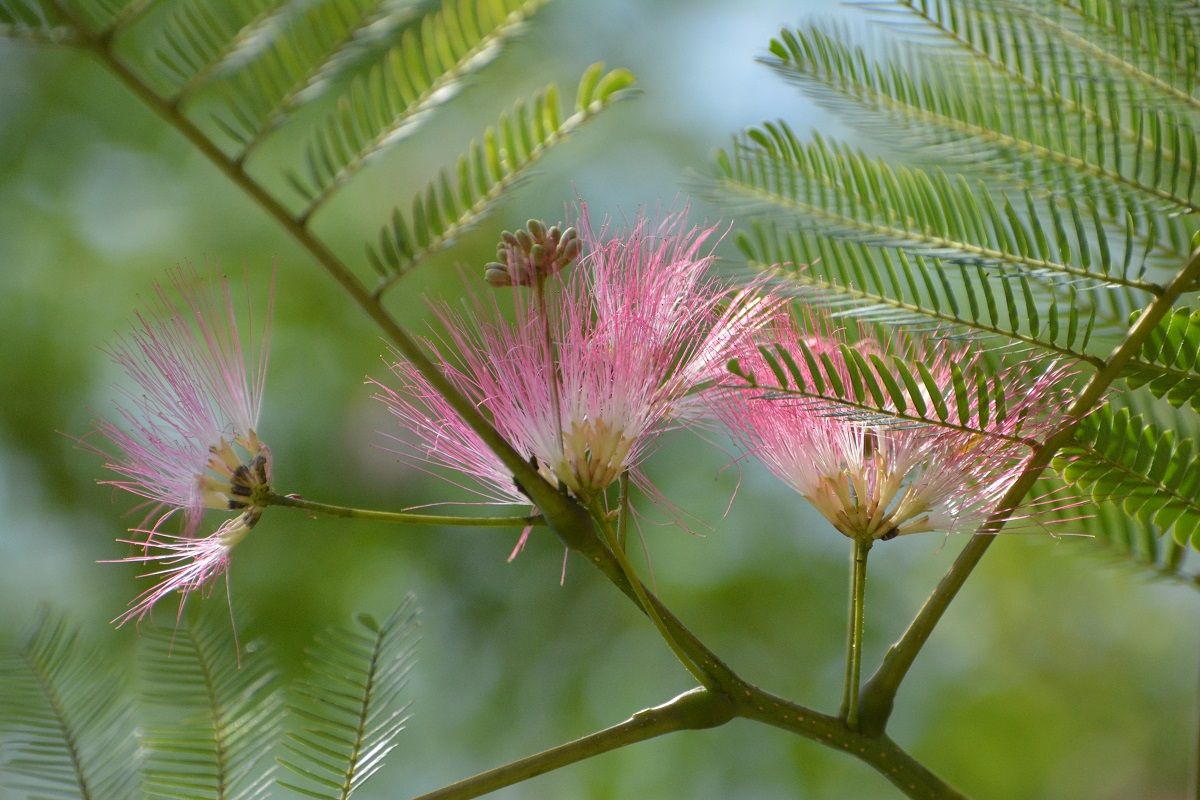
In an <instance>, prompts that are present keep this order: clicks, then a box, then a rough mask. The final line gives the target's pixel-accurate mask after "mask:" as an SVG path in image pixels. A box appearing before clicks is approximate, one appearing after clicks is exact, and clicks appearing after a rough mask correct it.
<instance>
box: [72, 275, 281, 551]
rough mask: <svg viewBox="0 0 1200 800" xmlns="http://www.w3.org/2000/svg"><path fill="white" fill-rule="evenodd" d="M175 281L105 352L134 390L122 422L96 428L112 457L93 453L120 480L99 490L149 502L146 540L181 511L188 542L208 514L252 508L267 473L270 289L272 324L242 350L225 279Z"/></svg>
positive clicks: (158, 290) (121, 408) (122, 406)
mask: <svg viewBox="0 0 1200 800" xmlns="http://www.w3.org/2000/svg"><path fill="white" fill-rule="evenodd" d="M170 284H171V288H172V289H173V290H174V296H173V295H172V293H170V292H168V291H167V290H166V289H165V288H164V287H162V286H156V287H155V300H156V304H155V307H154V308H153V310H151V311H149V312H147V313H140V314H138V315H137V316H136V318H135V320H136V322H135V326H134V330H133V331H132V332H131V333H129V334H127V335H126V336H125V337H124V338H122V339H121V340H120V341H119V342H118V344H116V345H115V346H113V347H112V348H110V349H109V354H110V356H111V357H112V358H113V360H114V361H115V362H116V363H117V364H118V365H119V366H120V367H121V368H122V370H123V371H124V372H125V374H126V376H127V377H128V378H129V379H130V380H131V382H132V384H133V385H132V386H131V387H129V388H125V389H122V390H121V398H120V400H118V402H117V404H116V405H117V415H116V416H117V421H116V422H114V421H111V420H107V419H101V420H98V421H97V422H96V430H97V431H98V432H99V433H100V435H101V436H103V437H104V438H106V439H108V440H109V442H111V444H112V445H113V446H114V448H115V452H109V451H107V450H104V449H101V448H97V447H93V449H95V450H96V451H97V452H99V453H100V454H101V455H103V456H104V457H105V459H106V461H105V467H107V468H108V469H109V470H111V471H112V472H114V473H116V475H117V477H116V478H112V479H108V480H104V481H102V483H106V484H108V485H110V486H115V487H117V488H119V489H123V490H125V491H127V492H130V493H131V494H134V495H137V496H139V497H141V498H144V499H145V501H146V505H148V506H149V511H148V513H147V516H146V520H145V522H144V523H143V526H147V525H148V530H146V531H144V532H145V533H146V534H147V535H148V536H149V537H150V538H153V536H154V535H155V534H156V533H157V532H158V531H159V528H160V527H161V526H162V524H163V523H164V522H166V521H167V520H168V519H169V518H171V517H172V516H174V515H176V514H178V513H182V515H183V518H184V522H183V535H184V536H192V535H194V534H195V532H196V531H197V529H198V528H199V526H200V522H201V518H202V516H203V514H204V510H205V509H206V508H217V509H225V510H230V509H233V510H240V509H244V508H247V507H249V506H252V505H253V504H254V496H255V493H256V492H260V491H265V490H266V489H267V486H268V484H269V481H270V474H271V455H270V451H269V450H268V449H267V447H266V445H264V444H263V443H262V441H261V440H260V439H259V438H258V434H257V432H256V427H257V424H258V416H259V411H260V408H261V403H262V394H263V385H264V381H265V378H266V367H267V350H268V347H267V346H268V341H269V335H270V322H269V320H270V316H271V310H272V309H271V306H272V305H273V294H274V293H273V290H272V292H271V295H272V300H270V301H268V308H267V315H266V316H267V321H266V322H265V323H264V324H263V326H262V329H261V331H260V332H259V334H258V336H257V337H256V338H255V337H252V338H251V340H249V341H248V342H246V346H245V347H244V346H243V339H242V336H241V334H240V333H239V330H238V325H237V316H236V314H235V311H234V303H233V298H232V295H231V293H230V290H229V285H228V282H227V281H225V280H223V279H222V280H220V281H219V282H218V281H215V280H210V281H204V280H202V279H201V278H200V276H199V275H198V274H196V273H195V272H194V271H193V270H191V269H186V270H185V269H178V270H174V271H172V272H171V273H170ZM247 357H248V358H247Z"/></svg>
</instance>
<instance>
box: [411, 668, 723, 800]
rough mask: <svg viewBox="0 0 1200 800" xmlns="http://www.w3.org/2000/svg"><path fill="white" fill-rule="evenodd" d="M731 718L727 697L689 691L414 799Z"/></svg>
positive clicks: (499, 782)
mask: <svg viewBox="0 0 1200 800" xmlns="http://www.w3.org/2000/svg"><path fill="white" fill-rule="evenodd" d="M732 718H733V705H732V704H731V703H730V702H729V699H728V698H727V697H725V696H724V695H722V694H719V693H713V692H710V691H708V690H706V689H702V688H696V689H692V690H691V691H688V692H684V693H683V694H681V695H679V696H678V697H676V698H675V699H674V700H671V701H670V702H667V703H663V704H662V705H661V706H655V707H654V708H647V709H645V710H644V711H639V712H637V713H636V714H634V715H633V716H632V717H630V718H629V719H627V720H625V721H624V722H622V723H620V724H618V725H613V726H612V727H611V728H605V729H604V730H602V731H598V732H597V733H593V734H591V735H589V736H584V737H583V738H581V739H576V740H575V741H573V742H567V743H566V744H563V745H559V746H558V747H552V748H550V749H549V750H546V751H543V752H541V753H538V754H537V755H533V756H529V757H528V758H523V759H521V760H519V761H514V762H512V763H511V764H506V765H504V766H502V767H497V768H496V769H492V770H488V771H487V772H481V773H480V774H478V775H475V776H473V777H470V778H466V779H464V780H461V781H458V782H457V783H453V784H451V785H449V786H446V787H443V788H441V789H438V790H437V791H434V792H429V793H428V794H423V795H421V796H420V797H418V798H417V799H416V800H469V798H472V797H479V796H481V795H485V794H488V793H489V792H494V791H496V790H497V789H503V788H504V787H506V786H512V785H513V784H516V783H520V782H521V781H526V780H529V779H530V778H533V777H536V776H538V775H542V774H545V773H547V772H550V771H552V770H556V769H559V768H560V767H565V766H567V765H568V764H574V763H576V762H578V761H583V760H584V759H587V758H592V757H594V756H598V755H600V754H601V753H607V752H609V751H610V750H616V749H617V748H620V747H625V746H627V745H631V744H635V743H637V742H644V741H646V740H647V739H653V738H655V737H656V736H662V735H663V734H666V733H674V732H675V731H683V730H699V729H703V728H713V727H716V726H718V725H723V724H725V723H726V722H728V721H729V720H730V719H732Z"/></svg>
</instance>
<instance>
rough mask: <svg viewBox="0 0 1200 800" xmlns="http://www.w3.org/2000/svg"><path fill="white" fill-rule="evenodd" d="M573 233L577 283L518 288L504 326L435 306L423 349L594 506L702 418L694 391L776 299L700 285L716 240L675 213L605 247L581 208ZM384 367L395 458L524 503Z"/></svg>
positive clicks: (481, 313) (429, 393)
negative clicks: (432, 335) (436, 341)
mask: <svg viewBox="0 0 1200 800" xmlns="http://www.w3.org/2000/svg"><path fill="white" fill-rule="evenodd" d="M579 227H580V228H581V229H582V230H583V232H584V233H583V240H584V242H585V247H584V253H583V256H582V258H581V260H580V263H579V265H578V266H577V267H576V268H575V269H574V270H573V271H571V272H570V273H569V274H566V273H558V274H554V275H551V276H549V277H546V278H544V279H543V280H544V284H543V285H542V287H541V288H539V287H537V286H535V287H534V288H533V289H523V288H519V287H514V288H513V289H512V290H511V291H512V292H513V295H514V298H515V306H516V310H515V319H514V320H513V321H508V320H505V319H503V318H502V317H501V315H500V313H499V310H498V308H497V305H496V303H495V302H494V301H492V302H490V303H483V302H479V301H478V300H476V301H475V302H474V303H473V308H472V310H471V313H470V315H469V318H468V319H464V318H462V317H460V316H458V315H456V314H454V313H452V312H450V311H449V310H448V309H445V308H442V309H441V310H440V311H439V316H440V318H441V321H442V323H443V324H444V326H445V328H446V330H447V332H448V334H447V339H448V342H446V343H444V344H443V347H441V348H439V347H436V346H435V347H434V348H433V349H434V350H435V351H436V355H437V357H438V360H439V361H440V362H441V367H442V369H443V370H444V371H445V372H446V374H447V375H448V376H449V378H450V380H451V381H452V382H453V383H454V385H455V386H457V387H458V388H459V389H460V390H461V391H462V392H463V393H464V394H465V395H466V396H467V397H469V398H470V399H471V400H472V401H473V402H474V403H476V404H477V406H478V407H479V408H480V409H481V410H482V411H483V412H484V413H485V414H486V416H487V417H488V418H489V419H490V420H491V422H492V424H493V425H494V426H495V427H496V428H497V430H498V431H499V432H500V433H501V434H502V435H503V436H504V437H505V438H506V439H507V440H508V441H509V442H510V443H511V444H512V445H513V447H514V448H516V449H517V450H518V451H520V452H522V453H524V454H525V455H526V456H527V457H528V458H529V459H530V461H531V462H532V463H533V464H535V465H536V466H537V467H538V468H539V469H540V470H541V472H542V474H543V475H544V476H545V477H546V478H547V479H548V480H550V481H552V482H555V483H561V485H563V486H565V487H566V488H567V489H568V490H570V491H571V492H572V493H573V494H574V495H575V496H576V497H579V498H581V499H583V500H590V499H591V498H594V497H595V496H597V495H598V494H599V493H600V492H603V491H604V489H605V488H607V487H608V486H609V485H610V484H611V483H612V482H613V481H615V480H616V479H617V478H618V477H619V476H620V475H621V474H622V473H623V472H625V471H626V470H633V471H635V474H636V468H637V465H638V463H639V462H640V461H641V459H642V458H643V457H644V455H645V454H646V452H647V448H648V446H649V444H650V443H651V442H652V441H653V439H654V437H655V436H656V435H657V434H658V433H660V432H661V431H662V430H664V429H665V428H667V427H669V426H671V425H672V424H676V422H677V421H678V420H679V419H681V418H683V417H686V416H688V415H689V414H691V413H692V412H693V411H695V410H697V409H698V408H699V405H698V393H699V392H701V391H702V390H704V389H706V388H708V387H709V386H711V385H712V384H713V383H715V381H716V380H718V379H719V378H720V375H721V373H722V370H723V368H724V364H725V361H726V360H727V359H728V358H729V356H730V355H731V354H732V352H733V349H732V348H733V346H734V344H735V343H736V342H737V341H739V340H740V339H741V338H742V337H744V336H745V335H746V334H747V333H748V332H749V331H752V330H754V329H756V328H757V327H758V326H760V325H762V324H764V323H765V322H766V321H768V320H769V319H770V317H771V315H772V313H773V308H774V306H773V305H772V303H773V302H774V301H768V300H766V299H764V298H763V297H762V296H760V295H759V294H758V293H757V292H756V291H754V290H744V291H740V292H736V293H732V295H731V293H730V292H729V291H728V289H727V287H726V286H724V285H723V284H721V283H719V282H717V281H715V280H713V279H711V278H709V277H706V273H707V272H708V270H709V268H710V267H711V264H712V256H711V254H709V253H707V252H703V251H702V248H703V246H704V244H705V242H706V241H707V240H708V239H709V238H710V237H711V236H712V234H713V233H714V231H715V228H689V227H688V226H687V223H686V221H685V219H684V217H683V215H682V214H680V215H676V216H672V217H669V218H668V219H666V220H665V221H664V222H662V223H661V224H660V225H658V226H651V225H650V223H648V222H647V221H646V220H645V219H644V218H639V219H638V220H637V222H636V223H635V225H634V227H633V230H632V231H630V232H629V233H627V234H625V235H623V236H610V235H609V233H608V230H607V228H605V229H603V230H601V232H600V233H599V234H594V233H592V232H591V230H590V228H589V226H588V220H587V210H586V207H584V208H583V210H582V214H581V220H580V225H579ZM539 291H542V292H544V294H542V295H539V294H538V292H539ZM539 297H542V298H546V300H545V302H541V301H540V300H539ZM447 345H448V347H447ZM447 349H452V350H453V351H454V352H455V353H457V357H452V356H450V355H448V354H446V353H445V352H444V351H445V350H447ZM391 367H392V371H393V373H394V374H395V376H396V378H397V379H398V380H399V388H398V389H392V388H389V387H386V386H383V385H382V384H376V385H377V386H379V389H380V391H379V393H378V394H377V395H376V396H377V397H378V398H379V399H380V400H382V401H383V402H384V403H385V404H386V405H387V407H388V408H389V409H390V410H391V412H392V413H393V414H395V415H396V417H397V418H399V419H400V420H401V422H402V424H403V425H404V427H405V428H406V429H408V430H409V431H410V432H411V433H412V434H413V435H414V436H415V442H413V441H407V440H405V439H404V438H402V437H397V441H398V442H400V443H401V445H402V447H403V449H404V450H405V452H407V453H408V454H409V455H412V456H415V457H416V459H417V460H419V461H423V462H425V463H428V464H433V465H437V466H440V467H448V468H450V469H452V470H455V471H457V472H459V473H461V474H463V475H466V476H469V478H470V479H471V482H472V483H473V484H475V488H476V491H477V492H478V493H479V494H480V495H481V496H482V497H483V498H484V499H485V500H486V501H488V502H497V503H524V502H528V499H527V498H526V497H525V496H524V495H523V493H522V492H521V490H520V487H518V486H517V485H516V484H515V483H514V482H513V477H512V475H511V473H509V471H508V470H507V469H506V468H505V467H504V466H503V465H502V464H501V463H500V461H499V460H498V459H497V458H495V456H493V455H492V454H491V452H490V451H489V450H488V449H487V448H486V447H485V446H484V445H483V443H482V442H481V441H480V440H479V438H478V437H477V436H476V435H475V434H474V433H473V432H472V431H471V430H470V429H469V428H468V427H467V426H466V424H465V423H463V421H462V420H461V418H459V417H458V415H457V414H455V413H454V411H453V410H452V409H450V407H449V406H448V405H447V404H446V403H445V402H444V401H443V400H441V399H440V398H439V397H438V396H437V393H436V392H435V391H434V390H433V389H432V387H430V386H429V384H428V383H427V382H426V381H425V380H424V378H422V377H421V376H420V375H419V374H418V373H417V372H416V370H415V369H413V368H412V366H411V365H409V364H408V363H406V362H404V361H397V362H396V363H393V364H392V365H391Z"/></svg>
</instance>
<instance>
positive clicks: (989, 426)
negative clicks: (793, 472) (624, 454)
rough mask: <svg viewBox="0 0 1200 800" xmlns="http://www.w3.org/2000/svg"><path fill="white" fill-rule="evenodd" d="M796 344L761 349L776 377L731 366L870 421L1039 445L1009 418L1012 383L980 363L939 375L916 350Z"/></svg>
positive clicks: (776, 390)
mask: <svg viewBox="0 0 1200 800" xmlns="http://www.w3.org/2000/svg"><path fill="white" fill-rule="evenodd" d="M795 348H796V349H795V351H794V352H793V351H791V350H789V349H788V348H786V347H784V346H783V345H780V344H774V345H770V346H767V345H762V346H760V347H759V348H758V354H759V356H760V357H761V359H762V362H763V364H764V365H765V366H766V368H767V371H768V372H769V373H770V375H769V376H767V375H756V374H754V373H752V372H747V371H746V370H745V369H743V367H742V365H741V363H740V362H739V361H738V360H734V361H731V362H730V363H729V366H728V368H729V371H730V372H731V373H732V374H733V375H734V376H735V377H737V378H740V379H741V380H742V381H743V383H744V385H745V386H746V387H748V388H760V389H764V390H766V391H767V392H768V393H769V394H770V395H771V396H774V397H778V398H781V399H782V398H787V397H793V398H797V399H798V400H799V399H803V400H806V401H808V402H812V403H815V404H817V405H818V406H821V407H826V408H828V410H829V413H830V414H831V415H839V416H851V417H854V418H856V419H858V420H860V421H862V422H864V423H869V424H910V425H911V424H920V425H932V426H935V427H941V428H947V429H951V430H956V431H963V432H968V433H974V434H978V435H981V436H989V437H997V438H1000V439H1005V440H1008V441H1012V442H1014V443H1019V444H1022V445H1026V446H1029V447H1035V446H1036V445H1037V444H1038V443H1037V442H1036V441H1034V440H1032V439H1028V438H1026V437H1024V436H1023V435H1022V433H1021V427H1022V425H1021V420H1019V419H1015V420H1011V422H1012V423H1013V424H1012V425H1007V424H1006V421H1009V420H1008V417H1009V414H1008V402H1009V400H1008V398H1009V397H1011V393H1012V391H1013V387H1012V386H1009V385H1006V384H1005V381H1004V378H1003V377H1001V375H1000V374H998V373H992V372H991V371H990V370H988V369H987V368H986V366H985V365H984V364H983V363H981V362H979V361H974V362H972V363H970V364H966V365H960V364H959V363H956V362H955V361H953V360H949V361H947V363H946V365H945V372H946V374H945V375H942V376H939V375H936V374H935V373H934V371H933V370H932V369H931V368H930V366H929V365H928V364H927V363H926V361H924V360H922V359H921V358H920V357H919V354H917V353H915V352H914V353H905V352H899V353H896V352H892V353H886V352H885V353H880V354H876V353H871V352H867V353H865V354H864V353H863V352H860V351H859V349H858V348H857V347H856V346H855V345H853V344H848V343H844V342H843V343H839V344H837V346H836V349H835V350H832V351H825V350H818V349H817V348H816V347H814V346H812V345H810V344H809V343H808V342H807V341H805V340H803V339H800V340H798V341H797V342H796V344H795ZM1049 368H1050V369H1055V370H1057V369H1058V368H1056V367H1053V366H1051V367H1049ZM772 378H773V380H772Z"/></svg>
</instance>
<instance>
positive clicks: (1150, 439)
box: [1052, 406, 1200, 550]
mask: <svg viewBox="0 0 1200 800" xmlns="http://www.w3.org/2000/svg"><path fill="white" fill-rule="evenodd" d="M1194 451H1195V444H1194V442H1193V440H1192V439H1190V438H1182V439H1179V438H1178V437H1177V436H1176V434H1175V432H1174V431H1170V430H1163V429H1161V428H1159V427H1158V426H1157V425H1154V424H1151V423H1149V422H1148V421H1146V420H1145V419H1144V418H1143V417H1141V416H1140V415H1136V414H1133V413H1131V412H1130V411H1129V410H1128V409H1122V410H1120V411H1113V410H1112V407H1111V406H1105V407H1103V408H1101V409H1100V410H1098V411H1096V412H1095V413H1093V414H1092V415H1091V416H1090V417H1088V418H1087V419H1085V420H1084V421H1083V423H1082V424H1081V425H1080V427H1079V429H1078V431H1077V434H1076V438H1075V442H1074V443H1073V444H1071V445H1069V446H1068V447H1065V448H1063V450H1062V451H1061V452H1060V453H1059V455H1058V456H1057V457H1056V458H1055V459H1054V462H1053V465H1052V466H1053V468H1054V470H1055V471H1056V472H1057V473H1058V475H1059V477H1060V478H1061V479H1062V480H1063V481H1064V482H1065V483H1067V484H1068V485H1070V486H1074V487H1075V488H1077V489H1079V490H1081V491H1083V492H1085V493H1086V494H1087V495H1088V496H1089V497H1091V498H1092V499H1093V500H1095V501H1097V502H1114V503H1119V504H1120V505H1121V507H1122V508H1123V509H1124V510H1125V512H1126V513H1127V514H1129V515H1131V516H1133V517H1135V518H1136V519H1137V520H1139V521H1140V522H1141V523H1143V524H1145V525H1153V526H1154V527H1155V528H1156V529H1157V530H1158V531H1160V532H1162V531H1167V530H1170V531H1171V533H1172V535H1173V537H1174V540H1175V541H1176V542H1177V543H1179V544H1181V545H1190V546H1191V547H1192V548H1194V549H1198V550H1200V456H1198V455H1197V454H1196V453H1195V452H1194Z"/></svg>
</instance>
